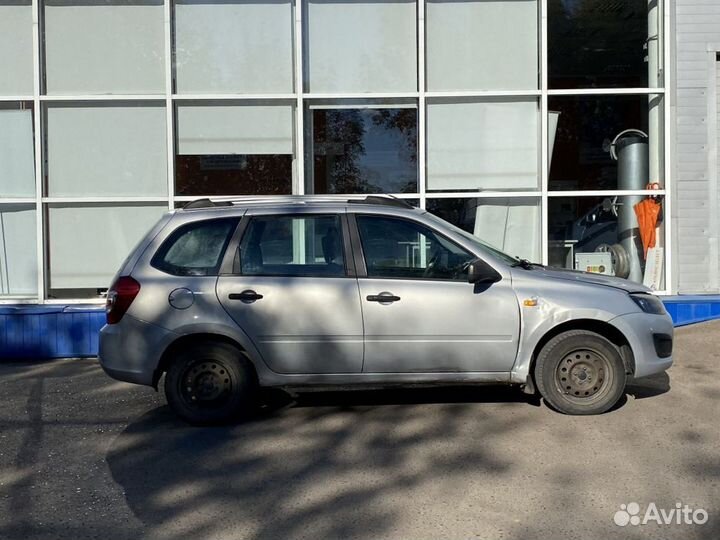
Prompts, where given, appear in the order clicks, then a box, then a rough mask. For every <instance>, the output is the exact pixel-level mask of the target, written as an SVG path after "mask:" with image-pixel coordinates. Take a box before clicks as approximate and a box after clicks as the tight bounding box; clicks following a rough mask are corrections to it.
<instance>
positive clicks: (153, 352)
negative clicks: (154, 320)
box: [98, 314, 177, 385]
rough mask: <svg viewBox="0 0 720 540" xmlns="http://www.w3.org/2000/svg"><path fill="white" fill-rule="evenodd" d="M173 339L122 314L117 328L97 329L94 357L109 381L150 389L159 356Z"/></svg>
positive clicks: (142, 322) (152, 325) (165, 332)
mask: <svg viewBox="0 0 720 540" xmlns="http://www.w3.org/2000/svg"><path fill="white" fill-rule="evenodd" d="M175 337H177V335H176V334H175V333H174V332H171V331H169V330H165V329H164V328H161V327H159V326H157V325H154V324H151V323H147V322H144V321H141V320H139V319H136V318H134V317H132V316H131V315H128V314H125V316H124V317H123V318H122V320H121V321H120V322H119V323H117V324H106V325H105V326H103V327H102V328H101V329H100V344H99V353H98V357H99V360H100V365H101V366H102V368H103V370H105V373H107V374H108V375H110V376H111V377H112V378H113V379H117V380H119V381H125V382H130V383H135V384H145V385H152V383H153V376H154V374H155V370H156V369H157V366H158V363H159V362H160V358H161V357H162V353H163V351H164V350H165V348H166V346H167V344H168V343H170V342H171V341H172V340H173V339H174V338H175Z"/></svg>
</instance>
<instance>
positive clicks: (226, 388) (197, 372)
mask: <svg viewBox="0 0 720 540" xmlns="http://www.w3.org/2000/svg"><path fill="white" fill-rule="evenodd" d="M178 385H179V390H180V395H181V396H182V398H183V401H184V402H185V404H186V405H188V406H190V407H193V408H199V409H214V408H218V407H221V406H223V405H225V404H226V403H227V402H228V400H229V399H230V396H231V395H232V388H233V379H232V376H231V375H230V372H229V371H228V369H227V367H226V366H225V365H223V364H222V363H221V362H217V361H215V360H198V361H196V362H193V363H192V364H190V366H188V367H187V368H186V369H185V371H183V373H182V376H181V377H180V380H179V382H178Z"/></svg>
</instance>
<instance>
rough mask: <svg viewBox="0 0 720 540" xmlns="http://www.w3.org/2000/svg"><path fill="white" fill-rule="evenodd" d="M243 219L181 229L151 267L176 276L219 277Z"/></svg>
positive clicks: (198, 224) (167, 243)
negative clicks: (237, 228)
mask: <svg viewBox="0 0 720 540" xmlns="http://www.w3.org/2000/svg"><path fill="white" fill-rule="evenodd" d="M238 221H239V219H238V218H229V219H228V218H226V219H210V220H206V221H198V222H194V223H188V224H187V225H183V226H182V227H179V228H178V229H177V230H176V231H175V232H173V233H172V234H171V235H170V237H169V238H168V239H167V240H166V241H165V242H164V243H163V244H162V246H161V247H160V249H158V251H157V253H156V254H155V256H154V257H153V259H152V261H151V263H150V264H151V265H152V266H154V267H155V268H157V269H158V270H162V271H163V272H167V273H168V274H172V275H175V276H213V275H217V273H218V269H219V267H220V263H221V261H222V255H223V253H224V252H225V248H226V247H227V244H228V242H229V240H230V236H232V233H233V232H234V231H235V228H236V227H237V224H238Z"/></svg>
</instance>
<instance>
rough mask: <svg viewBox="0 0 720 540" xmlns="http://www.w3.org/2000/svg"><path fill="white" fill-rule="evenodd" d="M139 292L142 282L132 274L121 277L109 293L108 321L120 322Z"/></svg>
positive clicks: (107, 304) (110, 322)
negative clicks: (132, 276)
mask: <svg viewBox="0 0 720 540" xmlns="http://www.w3.org/2000/svg"><path fill="white" fill-rule="evenodd" d="M139 292H140V284H139V283H138V282H137V281H135V280H134V279H133V278H131V277H130V276H121V277H119V278H118V279H117V281H116V282H115V283H113V285H112V287H110V290H109V291H108V293H107V303H106V304H105V314H106V316H107V323H108V324H115V323H119V322H120V319H122V318H123V315H125V312H126V311H127V310H128V308H129V307H130V304H132V302H133V300H135V297H136V296H137V294H138V293H139Z"/></svg>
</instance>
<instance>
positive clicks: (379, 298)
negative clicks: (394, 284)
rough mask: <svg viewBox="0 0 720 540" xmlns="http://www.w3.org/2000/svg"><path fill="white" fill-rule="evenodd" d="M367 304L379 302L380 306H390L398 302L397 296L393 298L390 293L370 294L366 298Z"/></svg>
mask: <svg viewBox="0 0 720 540" xmlns="http://www.w3.org/2000/svg"><path fill="white" fill-rule="evenodd" d="M367 300H368V302H380V303H381V304H386V303H387V304H391V303H393V302H397V301H399V300H400V297H399V296H395V295H394V294H393V293H391V292H385V291H383V292H381V293H380V294H370V295H368V297H367Z"/></svg>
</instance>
